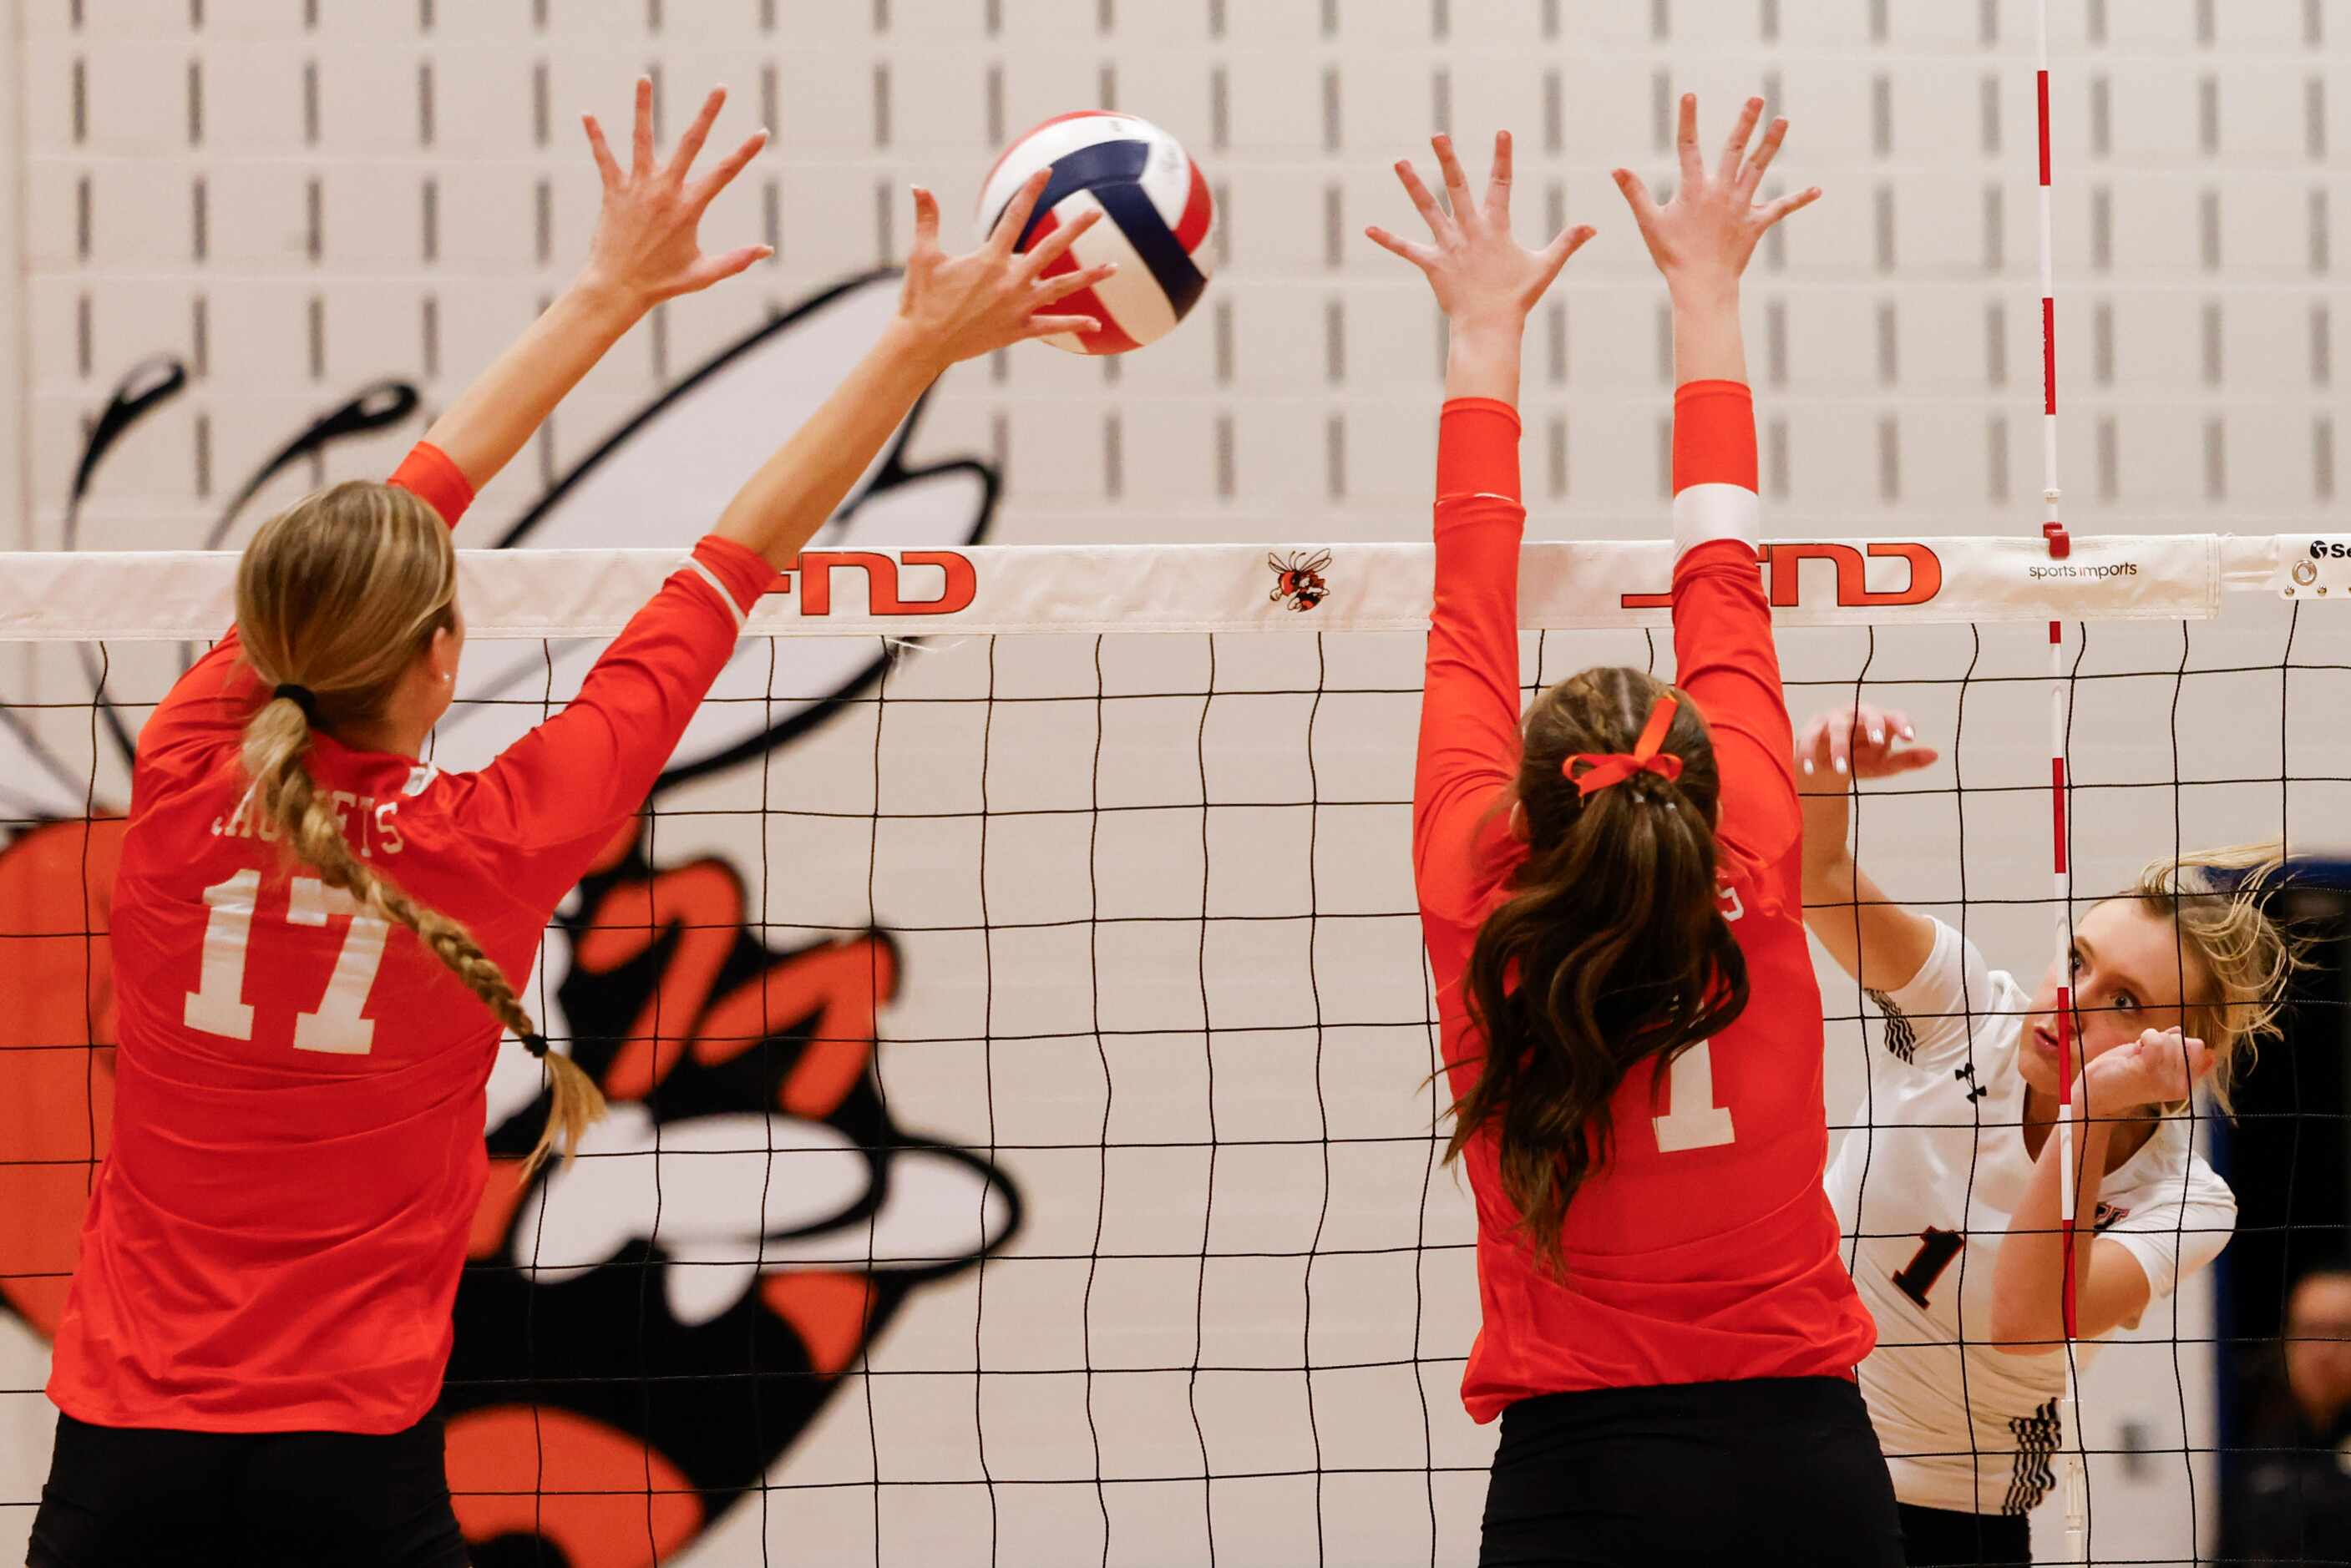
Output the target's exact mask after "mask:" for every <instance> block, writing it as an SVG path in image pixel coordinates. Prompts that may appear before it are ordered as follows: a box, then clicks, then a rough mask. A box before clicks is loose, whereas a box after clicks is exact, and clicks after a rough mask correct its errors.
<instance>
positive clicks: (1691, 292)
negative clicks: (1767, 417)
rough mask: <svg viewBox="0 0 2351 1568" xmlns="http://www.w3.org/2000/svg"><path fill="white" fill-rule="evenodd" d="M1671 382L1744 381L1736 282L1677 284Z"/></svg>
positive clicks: (1743, 344) (1695, 280)
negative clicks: (1672, 380)
mask: <svg viewBox="0 0 2351 1568" xmlns="http://www.w3.org/2000/svg"><path fill="white" fill-rule="evenodd" d="M1671 290H1672V295H1673V302H1674V381H1675V384H1676V385H1677V386H1687V385H1688V384H1689V383H1690V382H1692V381H1745V380H1746V379H1747V344H1746V338H1745V336H1744V333H1743V332H1742V330H1741V328H1740V321H1739V280H1738V279H1737V278H1736V277H1732V278H1729V279H1727V280H1725V279H1702V278H1679V277H1677V278H1675V279H1673V280H1672V284H1671Z"/></svg>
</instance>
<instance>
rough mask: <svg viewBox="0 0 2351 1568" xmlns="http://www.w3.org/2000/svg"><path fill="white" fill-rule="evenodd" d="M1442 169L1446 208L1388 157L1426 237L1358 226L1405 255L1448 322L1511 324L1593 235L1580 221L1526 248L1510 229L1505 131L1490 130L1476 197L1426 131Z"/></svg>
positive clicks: (1406, 167) (1412, 172) (1440, 139)
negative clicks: (1417, 239)
mask: <svg viewBox="0 0 2351 1568" xmlns="http://www.w3.org/2000/svg"><path fill="white" fill-rule="evenodd" d="M1429 145H1430V146H1431V147H1433V148H1435V149H1436V150H1437V168H1438V170H1439V171H1442V172H1443V174H1444V176H1445V190H1446V194H1447V197H1448V198H1449V200H1450V202H1451V205H1452V211H1451V212H1450V213H1448V212H1447V211H1446V209H1445V208H1444V207H1441V206H1439V205H1437V198H1436V197H1434V196H1432V195H1430V194H1429V191H1428V187H1427V186H1426V185H1425V184H1423V183H1422V182H1421V179H1420V173H1419V171H1417V170H1416V169H1415V168H1413V166H1412V161H1411V160H1409V159H1400V160H1398V161H1397V162H1396V166H1395V171H1396V178H1397V179H1398V180H1399V181H1401V182H1403V183H1404V189H1405V194H1406V195H1407V196H1410V197H1411V198H1412V204H1413V205H1414V206H1415V207H1417V208H1418V209H1419V210H1420V216H1421V221H1422V222H1424V223H1426V224H1427V225H1428V236H1429V243H1428V244H1415V243H1413V242H1412V241H1410V240H1403V239H1398V238H1397V237H1396V236H1395V234H1390V233H1389V232H1388V231H1387V230H1385V229H1384V228H1381V227H1380V226H1379V225H1377V224H1376V223H1375V224H1373V225H1372V226H1371V227H1369V228H1367V229H1365V230H1364V234H1365V235H1367V236H1368V237H1369V238H1370V239H1371V241H1372V243H1373V244H1376V245H1378V246H1379V247H1380V248H1381V249H1383V250H1386V251H1390V252H1393V253H1394V254H1397V255H1400V256H1402V257H1404V259H1405V260H1406V261H1408V262H1410V263H1412V265H1415V266H1416V267H1418V268H1419V269H1420V270H1421V274H1422V275H1423V276H1425V277H1426V278H1427V279H1428V285H1429V286H1430V287H1431V288H1433V289H1435V290H1436V291H1437V305H1438V306H1440V307H1441V308H1442V309H1443V310H1444V312H1445V314H1446V316H1447V317H1449V318H1450V319H1451V320H1452V322H1453V323H1454V325H1455V326H1456V327H1463V326H1473V327H1474V326H1483V325H1489V324H1493V325H1507V326H1509V327H1510V328H1511V329H1513V330H1516V329H1517V328H1518V327H1520V326H1521V325H1522V324H1523V323H1524V322H1525V320H1526V317H1527V313H1528V312H1530V311H1531V310H1532V309H1533V308H1534V306H1535V302H1536V301H1537V300H1539V299H1541V297H1542V296H1543V291H1544V290H1545V289H1548V288H1549V287H1551V286H1552V279H1554V278H1556V277H1557V276H1559V274H1560V269H1561V268H1562V267H1563V266H1565V265H1567V258H1568V257H1570V256H1572V255H1573V254H1575V253H1576V252H1577V251H1579V250H1581V249H1582V248H1583V243H1584V242H1585V241H1586V240H1589V239H1590V238H1591V237H1592V235H1593V230H1592V229H1591V228H1590V227H1589V226H1588V225H1580V226H1578V227H1575V228H1572V229H1564V230H1562V231H1561V232H1560V233H1559V234H1557V235H1556V236H1555V237H1554V238H1553V239H1552V242H1551V243H1550V244H1547V245H1545V246H1544V247H1543V248H1542V249H1541V250H1529V249H1527V247H1525V246H1524V245H1522V244H1519V242H1518V241H1517V240H1515V239H1513V238H1512V237H1511V235H1510V132H1509V131H1507V130H1503V131H1498V132H1496V133H1495V136H1494V164H1493V169H1492V171H1491V172H1490V173H1489V175H1488V176H1487V180H1486V195H1485V199H1484V200H1483V201H1473V200H1471V198H1470V194H1469V177H1468V175H1467V174H1465V173H1463V172H1462V169H1461V161H1460V160H1459V159H1458V158H1456V157H1455V156H1454V155H1453V139H1452V138H1451V137H1449V136H1437V137H1432V138H1430V140H1429Z"/></svg>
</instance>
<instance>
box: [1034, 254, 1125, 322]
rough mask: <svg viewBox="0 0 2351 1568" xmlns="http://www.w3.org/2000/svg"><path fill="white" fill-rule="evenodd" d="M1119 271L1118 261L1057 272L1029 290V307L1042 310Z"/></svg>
mask: <svg viewBox="0 0 2351 1568" xmlns="http://www.w3.org/2000/svg"><path fill="white" fill-rule="evenodd" d="M1117 272H1118V264H1117V263H1116V262H1102V263H1101V264H1099V265H1094V266H1085V267H1080V268H1078V269H1077V270H1076V271H1075V272H1064V273H1057V274H1055V275H1053V276H1051V277H1049V278H1046V279H1044V280H1043V281H1042V282H1040V283H1039V284H1038V285H1037V286H1036V287H1035V288H1033V289H1031V290H1030V291H1029V308H1030V309H1031V310H1032V311H1033V310H1040V309H1042V308H1044V307H1045V306H1049V305H1055V304H1059V303H1060V302H1061V301H1062V300H1064V299H1067V298H1069V297H1070V296H1071V295H1073V294H1081V293H1083V292H1084V291H1085V290H1087V289H1090V288H1092V287H1093V286H1095V285H1096V284H1099V283H1107V282H1108V281H1109V280H1110V279H1111V278H1112V277H1113V276H1114V275H1116V274H1117Z"/></svg>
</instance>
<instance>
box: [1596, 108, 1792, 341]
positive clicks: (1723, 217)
mask: <svg viewBox="0 0 2351 1568" xmlns="http://www.w3.org/2000/svg"><path fill="white" fill-rule="evenodd" d="M1762 116H1763V100H1762V99H1760V98H1750V99H1748V100H1747V107H1746V108H1745V109H1743V110H1742V111H1741V112H1740V116H1739V123H1738V125H1736V126H1735V127H1733V128H1732V130H1731V132H1730V140H1729V141H1728V142H1727V143H1725V144H1724V146H1723V149H1722V157H1721V159H1720V161H1719V162H1718V163H1717V164H1716V166H1715V169H1714V171H1713V172H1712V173H1711V174H1709V173H1708V171H1707V169H1706V165H1705V162H1704V161H1703V160H1702V159H1701V158H1700V157H1699V155H1698V98H1697V96H1696V95H1695V94H1692V93H1684V94H1683V95H1682V110H1681V128H1680V131H1679V134H1678V136H1677V143H1678V146H1679V149H1680V154H1681V184H1680V187H1679V188H1678V189H1677V190H1676V191H1675V192H1674V199H1673V200H1672V201H1670V202H1667V203H1666V204H1665V205H1664V206H1662V207H1660V206H1659V205H1657V203H1656V202H1655V201H1654V200H1652V199H1651V197H1650V195H1649V188H1648V187H1647V186H1646V185H1645V184H1643V183H1642V182H1641V177H1640V176H1639V175H1638V174H1635V173H1634V172H1633V171H1631V170H1629V169H1619V170H1617V171H1616V185H1617V189H1619V190H1621V191H1623V192H1625V202H1626V203H1627V204H1628V205H1630V206H1631V207H1632V209H1633V221H1634V223H1636V224H1638V225H1639V226H1640V230H1641V238H1642V239H1644V240H1645V241H1646V242H1647V243H1648V246H1649V256H1650V259H1652V260H1653V261H1655V262H1656V264H1657V270H1658V271H1659V272H1661V273H1664V274H1665V275H1666V282H1667V286H1669V287H1671V288H1672V289H1673V290H1674V292H1675V293H1676V294H1677V295H1679V294H1681V293H1682V292H1683V291H1684V290H1686V289H1698V290H1708V291H1728V292H1733V293H1735V292H1736V291H1737V288H1738V284H1739V277H1740V274H1741V273H1744V272H1745V271H1746V270H1747V259H1748V258H1749V257H1750V256H1751V255H1753V254H1755V243H1756V242H1757V241H1758V240H1760V239H1761V238H1762V237H1763V234H1764V231H1765V230H1767V229H1769V228H1771V225H1772V224H1774V223H1778V222H1779V221H1780V220H1781V219H1782V218H1784V217H1786V216H1787V215H1788V214H1789V213H1793V212H1796V211H1798V210H1800V209H1802V208H1804V207H1808V206H1811V205H1812V204H1813V202H1816V201H1818V200H1819V199H1820V194H1821V190H1820V187H1819V186H1817V185H1813V186H1809V187H1807V188H1806V189H1804V190H1802V191H1798V192H1794V193H1793V194H1792V195H1787V196H1782V197H1781V198H1779V199H1778V200H1777V201H1772V202H1759V201H1757V200H1756V199H1755V198H1756V192H1757V191H1758V190H1760V189H1761V186H1762V183H1763V175H1764V172H1765V171H1767V170H1769V169H1770V168H1771V160H1772V159H1773V158H1774V157H1776V156H1777V155H1778V154H1779V151H1780V143H1781V142H1782V141H1784V140H1787V135H1788V122H1787V120H1786V119H1775V120H1773V121H1772V122H1771V128H1770V129H1769V130H1765V131H1764V132H1763V140H1762V142H1761V144H1760V145H1759V146H1757V148H1756V149H1755V151H1754V154H1753V155H1752V156H1751V157H1750V155H1749V153H1748V151H1747V143H1748V141H1749V140H1750V138H1752V137H1753V136H1754V134H1755V122H1756V121H1757V120H1759V119H1761V118H1762Z"/></svg>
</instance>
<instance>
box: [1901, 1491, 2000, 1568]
mask: <svg viewBox="0 0 2351 1568" xmlns="http://www.w3.org/2000/svg"><path fill="white" fill-rule="evenodd" d="M1902 1550H1903V1552H1904V1553H1905V1554H1906V1555H1905V1561H1907V1563H1909V1564H1910V1565H1911V1568H1976V1565H1980V1564H1994V1565H1998V1568H2007V1565H2008V1564H2011V1563H2030V1562H2032V1521H2030V1520H2028V1519H2026V1518H2025V1517H2024V1515H2022V1514H2021V1513H1961V1512H1959V1511H1956V1510H1952V1509H1948V1508H1920V1507H1917V1505H1916V1504H1913V1503H1907V1502H1906V1503H1904V1504H1902Z"/></svg>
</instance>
